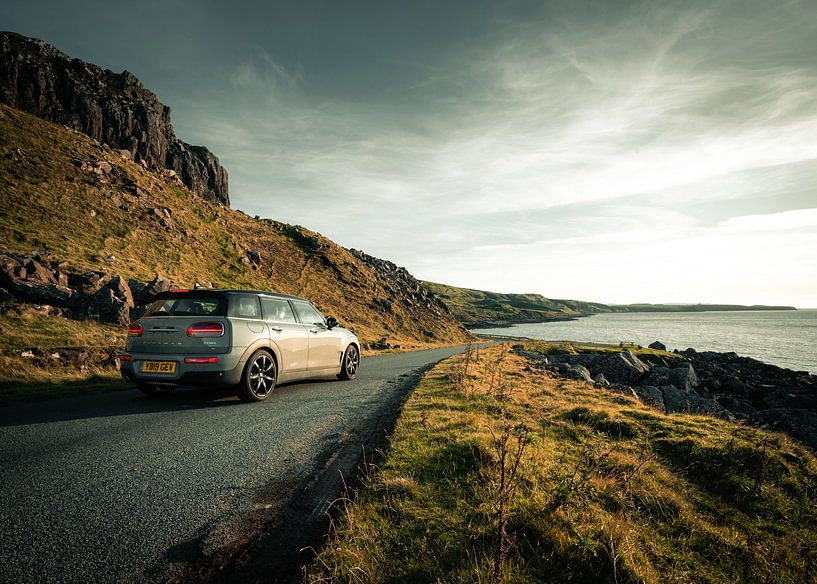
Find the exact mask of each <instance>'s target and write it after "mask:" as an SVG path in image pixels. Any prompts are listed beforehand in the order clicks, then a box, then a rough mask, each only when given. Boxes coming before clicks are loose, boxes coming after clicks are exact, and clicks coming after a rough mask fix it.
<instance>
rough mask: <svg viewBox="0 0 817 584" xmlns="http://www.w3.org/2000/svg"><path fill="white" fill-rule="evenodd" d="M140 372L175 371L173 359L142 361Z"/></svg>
mask: <svg viewBox="0 0 817 584" xmlns="http://www.w3.org/2000/svg"><path fill="white" fill-rule="evenodd" d="M142 373H176V362H175V361H143V362H142Z"/></svg>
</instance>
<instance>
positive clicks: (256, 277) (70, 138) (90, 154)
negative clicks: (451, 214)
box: [0, 105, 468, 343]
mask: <svg viewBox="0 0 817 584" xmlns="http://www.w3.org/2000/svg"><path fill="white" fill-rule="evenodd" d="M0 192H1V193H2V197H3V204H2V208H1V209H0V251H3V250H5V251H8V252H16V253H22V254H31V253H32V250H47V251H48V252H49V257H53V258H57V259H60V260H66V261H67V262H68V265H69V266H70V267H71V268H73V269H75V270H83V269H92V270H98V271H102V270H106V271H108V272H109V273H116V274H118V275H121V276H122V279H124V280H127V279H129V278H132V279H135V280H138V281H141V282H146V281H149V280H151V279H153V278H154V277H155V276H156V274H157V273H158V274H161V275H162V276H164V277H166V278H169V279H170V280H172V281H173V282H174V283H175V284H176V285H181V286H190V287H192V286H193V285H194V283H196V282H203V281H205V280H208V281H210V282H212V284H213V285H215V286H217V287H230V288H260V289H270V290H277V291H280V292H285V293H290V294H297V295H301V296H305V297H307V298H310V299H311V300H313V301H314V302H315V303H316V304H317V305H318V306H319V307H320V308H321V309H322V310H323V311H324V312H326V313H328V314H331V315H333V316H336V317H337V318H338V319H339V320H340V321H341V322H342V323H343V324H346V325H348V326H351V327H352V328H353V329H355V330H356V332H357V333H358V334H359V335H360V337H361V340H364V341H367V340H368V341H372V340H375V339H379V338H381V337H389V338H390V339H394V340H396V341H398V342H399V341H402V342H414V343H422V342H428V341H440V342H452V341H460V340H464V339H466V338H467V336H468V335H467V332H466V331H465V330H464V329H463V328H462V326H461V325H460V324H459V323H458V322H456V321H455V320H454V319H453V318H452V317H451V315H450V314H449V313H448V311H447V309H446V308H445V306H444V305H443V304H442V303H440V302H439V301H438V300H437V299H436V298H434V297H433V295H431V294H430V293H428V291H427V290H425V287H424V286H423V285H422V284H420V283H419V282H417V281H416V280H414V279H413V278H412V277H411V276H410V275H408V274H406V275H405V276H404V277H403V278H401V279H399V280H397V281H395V280H393V279H386V278H384V277H383V275H382V274H379V273H378V272H377V271H375V270H373V269H371V268H370V267H368V266H367V265H366V264H365V263H364V262H362V261H361V260H360V259H358V258H357V257H356V256H355V255H353V254H352V253H350V252H349V251H348V250H346V249H344V248H343V247H341V246H339V245H336V244H335V243H333V242H332V241H330V240H329V239H327V238H325V237H323V236H321V235H320V234H317V233H314V232H311V231H309V230H307V229H304V228H302V227H298V226H292V225H287V224H284V223H279V222H276V221H272V220H269V219H260V218H252V217H249V216H248V215H246V214H244V213H242V212H240V211H234V210H231V209H229V208H226V207H224V206H222V205H220V204H217V203H214V202H211V201H208V200H205V199H203V198H202V197H199V196H196V195H194V194H193V193H192V192H191V191H189V190H188V189H186V188H185V187H184V186H183V185H182V184H181V182H180V181H179V180H178V178H175V177H163V176H161V175H159V174H156V173H153V172H150V171H148V170H146V169H145V168H143V167H142V166H141V165H139V164H136V163H135V162H133V161H131V160H129V159H127V158H125V157H123V156H121V155H120V154H119V153H116V152H113V151H111V150H110V149H107V148H105V147H103V146H102V145H100V144H99V143H98V142H96V141H94V140H92V139H91V138H89V137H87V136H85V135H84V134H81V133H79V132H76V131H74V130H71V129H68V128H66V127H64V126H59V125H56V124H53V123H50V122H47V121H44V120H42V119H39V118H37V117H34V116H32V115H29V114H27V113H24V112H22V111H19V110H17V109H14V108H11V107H8V106H5V105H0ZM52 265H53V262H52Z"/></svg>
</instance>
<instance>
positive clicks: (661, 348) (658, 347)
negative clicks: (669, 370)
mask: <svg viewBox="0 0 817 584" xmlns="http://www.w3.org/2000/svg"><path fill="white" fill-rule="evenodd" d="M649 348H650V349H656V350H658V351H666V350H667V346H666V345H665V344H664V343H662V342H661V341H655V342H654V343H650V344H649Z"/></svg>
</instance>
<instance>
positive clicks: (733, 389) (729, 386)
mask: <svg viewBox="0 0 817 584" xmlns="http://www.w3.org/2000/svg"><path fill="white" fill-rule="evenodd" d="M720 390H721V391H722V392H724V393H729V394H732V395H746V384H745V383H743V381H741V380H740V379H738V378H737V377H734V376H727V377H724V378H722V379H721V382H720Z"/></svg>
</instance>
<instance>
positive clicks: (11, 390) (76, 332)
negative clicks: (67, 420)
mask: <svg viewBox="0 0 817 584" xmlns="http://www.w3.org/2000/svg"><path fill="white" fill-rule="evenodd" d="M124 345H125V339H124V335H123V331H122V327H118V326H113V325H106V324H100V323H97V322H94V321H89V320H82V321H78V320H70V319H67V318H62V317H54V316H46V315H42V314H37V313H36V311H33V310H27V311H23V312H19V313H7V314H3V315H0V402H9V401H20V400H27V399H42V398H50V397H59V396H65V395H76V394H79V393H85V392H88V391H101V390H110V389H124V388H126V387H128V386H127V385H126V384H125V383H123V382H122V381H121V379H120V377H119V373H118V372H117V370H116V367H115V366H114V365H113V364H112V363H111V361H110V355H111V352H112V351H113V350H115V349H121V348H123V347H124ZM64 349H77V350H78V351H67V352H66V351H64ZM65 354H69V355H70V356H71V357H72V358H71V359H66V358H65V357H64V355H65Z"/></svg>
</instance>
